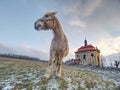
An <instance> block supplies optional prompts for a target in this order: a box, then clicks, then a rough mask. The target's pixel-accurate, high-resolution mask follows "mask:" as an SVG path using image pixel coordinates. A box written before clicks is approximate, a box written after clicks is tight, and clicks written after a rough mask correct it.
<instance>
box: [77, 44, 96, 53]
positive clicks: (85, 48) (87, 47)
mask: <svg viewBox="0 0 120 90" xmlns="http://www.w3.org/2000/svg"><path fill="white" fill-rule="evenodd" d="M95 50H97V49H96V48H95V47H94V46H92V45H91V44H90V45H87V46H81V47H80V48H79V49H78V50H77V51H76V52H75V53H78V52H83V51H95Z"/></svg>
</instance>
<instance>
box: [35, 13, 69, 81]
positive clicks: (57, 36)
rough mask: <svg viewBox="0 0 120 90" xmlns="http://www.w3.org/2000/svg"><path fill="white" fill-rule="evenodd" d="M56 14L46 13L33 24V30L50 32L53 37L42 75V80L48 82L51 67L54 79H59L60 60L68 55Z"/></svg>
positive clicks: (65, 39) (64, 38) (66, 44)
mask: <svg viewBox="0 0 120 90" xmlns="http://www.w3.org/2000/svg"><path fill="white" fill-rule="evenodd" d="M56 13H57V12H48V13H46V14H45V15H44V16H43V17H42V18H40V19H38V20H37V21H36V22H35V23H34V28H35V29H36V30H37V31H39V30H52V31H53V35H54V37H53V39H52V41H51V46H50V59H49V64H48V67H47V69H46V73H45V75H44V80H48V79H49V78H50V76H51V74H52V71H53V66H54V68H55V72H56V78H60V77H61V65H62V60H63V58H64V57H65V56H67V55H68V53H69V46H68V40H67V37H66V36H65V34H64V32H63V30H62V27H61V25H60V23H59V21H58V19H57V17H56ZM54 64H55V65H54Z"/></svg>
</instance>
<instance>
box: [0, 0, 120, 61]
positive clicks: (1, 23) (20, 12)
mask: <svg viewBox="0 0 120 90" xmlns="http://www.w3.org/2000/svg"><path fill="white" fill-rule="evenodd" d="M52 11H57V14H56V17H57V18H58V20H59V21H60V23H61V26H62V28H63V31H64V33H65V35H66V36H67V38H68V42H69V48H70V51H69V55H68V56H67V57H66V58H65V59H64V60H67V59H70V58H75V54H74V52H75V51H76V50H77V49H78V48H79V47H81V46H83V45H84V40H85V37H86V39H87V41H88V44H92V45H93V46H95V47H96V46H97V48H98V49H99V50H100V51H101V55H104V56H107V55H111V54H114V53H118V52H120V0H0V53H14V54H21V55H30V56H34V57H39V58H40V59H42V60H49V48H50V44H51V40H52V38H53V34H52V32H51V30H48V31H36V30H35V29H34V22H35V21H36V20H37V19H39V18H41V17H42V16H43V15H44V14H45V13H46V12H52Z"/></svg>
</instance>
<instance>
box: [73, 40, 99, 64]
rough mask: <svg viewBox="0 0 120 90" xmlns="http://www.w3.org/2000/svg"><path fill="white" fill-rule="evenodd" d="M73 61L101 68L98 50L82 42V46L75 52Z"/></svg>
mask: <svg viewBox="0 0 120 90" xmlns="http://www.w3.org/2000/svg"><path fill="white" fill-rule="evenodd" d="M75 60H76V62H77V63H78V64H82V65H92V66H101V62H100V50H99V49H98V48H97V47H94V46H93V45H92V44H87V40H86V39H85V40H84V45H83V46H81V47H80V48H78V49H77V51H75Z"/></svg>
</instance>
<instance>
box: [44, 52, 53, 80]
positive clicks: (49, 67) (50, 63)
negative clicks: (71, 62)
mask: <svg viewBox="0 0 120 90" xmlns="http://www.w3.org/2000/svg"><path fill="white" fill-rule="evenodd" d="M54 56H55V55H54V53H53V52H50V60H49V64H48V67H47V69H46V73H45V75H44V80H48V79H49V78H50V76H51V73H52V69H53V60H54Z"/></svg>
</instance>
